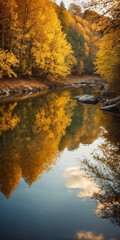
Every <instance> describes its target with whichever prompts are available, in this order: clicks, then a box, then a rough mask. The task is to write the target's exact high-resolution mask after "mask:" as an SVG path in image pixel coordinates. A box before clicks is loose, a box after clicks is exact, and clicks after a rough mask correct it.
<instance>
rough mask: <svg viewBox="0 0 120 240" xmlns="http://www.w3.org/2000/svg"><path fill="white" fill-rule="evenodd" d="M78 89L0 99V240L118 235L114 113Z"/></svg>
mask: <svg viewBox="0 0 120 240" xmlns="http://www.w3.org/2000/svg"><path fill="white" fill-rule="evenodd" d="M83 93H89V94H90V93H91V94H92V89H82V88H76V89H75V88H70V89H64V90H62V89H61V90H57V91H51V92H48V93H46V94H44V95H42V96H39V97H36V98H29V99H26V100H18V101H12V100H11V102H7V103H5V104H0V191H1V193H0V239H1V240H44V239H45V240H69V239H76V240H120V118H119V117H118V116H117V117H116V116H113V115H110V114H107V113H103V112H102V111H100V110H99V107H100V105H99V104H98V105H95V106H85V105H81V104H78V103H77V102H76V100H73V96H76V95H79V94H83Z"/></svg>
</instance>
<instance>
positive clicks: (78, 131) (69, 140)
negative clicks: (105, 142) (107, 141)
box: [60, 105, 98, 150]
mask: <svg viewBox="0 0 120 240" xmlns="http://www.w3.org/2000/svg"><path fill="white" fill-rule="evenodd" d="M95 114H96V106H85V105H79V106H76V107H75V109H74V114H73V117H72V122H71V125H70V126H69V127H68V128H67V130H66V135H65V136H64V137H63V138H62V141H61V143H60V149H64V148H65V147H68V149H69V150H73V149H77V148H78V147H79V144H80V143H83V144H90V143H92V142H93V141H94V140H95V138H96V137H97V134H98V129H97V127H96V122H95V121H94V116H95Z"/></svg>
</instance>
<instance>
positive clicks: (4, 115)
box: [0, 103, 20, 135]
mask: <svg viewBox="0 0 120 240" xmlns="http://www.w3.org/2000/svg"><path fill="white" fill-rule="evenodd" d="M16 105H17V103H14V104H10V105H9V109H8V110H7V111H6V109H5V107H4V106H2V107H1V108H0V116H1V117H0V135H1V134H2V132H3V131H7V130H9V129H11V130H13V129H14V127H15V126H16V125H17V124H18V122H19V121H20V119H19V118H18V116H17V115H16V114H14V116H12V112H13V110H14V108H15V107H16Z"/></svg>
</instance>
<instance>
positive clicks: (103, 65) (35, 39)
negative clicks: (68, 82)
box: [0, 0, 120, 82]
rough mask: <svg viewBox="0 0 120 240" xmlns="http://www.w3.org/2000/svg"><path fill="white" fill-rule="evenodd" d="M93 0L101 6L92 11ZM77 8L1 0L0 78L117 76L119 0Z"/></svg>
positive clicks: (46, 1)
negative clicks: (99, 10) (67, 8)
mask: <svg viewBox="0 0 120 240" xmlns="http://www.w3.org/2000/svg"><path fill="white" fill-rule="evenodd" d="M96 2H97V9H100V7H101V8H102V9H106V12H105V11H104V13H101V15H99V14H98V13H97V12H95V11H94V10H93V9H94V7H95V5H96ZM108 4H109V7H108ZM81 9H83V7H82V8H81V6H80V5H79V6H78V5H76V4H75V3H73V4H70V6H69V10H66V9H65V5H64V3H63V2H61V4H60V6H58V5H57V4H56V3H55V1H54V2H52V1H50V0H42V1H41V0H37V1H36V0H20V1H19V0H0V78H5V77H9V78H12V77H15V78H21V77H24V76H27V77H28V76H34V77H38V78H40V79H42V80H45V79H48V80H52V81H53V80H59V79H60V78H66V76H67V75H69V74H71V73H72V74H78V75H81V74H83V73H87V74H91V73H97V74H100V75H102V76H104V77H105V79H107V80H108V81H111V82H118V81H119V69H120V28H119V26H120V3H119V1H118V0H114V1H111V0H105V1H103V0H100V1H92V4H90V5H89V6H87V8H86V9H85V8H84V9H85V10H84V12H83V10H81Z"/></svg>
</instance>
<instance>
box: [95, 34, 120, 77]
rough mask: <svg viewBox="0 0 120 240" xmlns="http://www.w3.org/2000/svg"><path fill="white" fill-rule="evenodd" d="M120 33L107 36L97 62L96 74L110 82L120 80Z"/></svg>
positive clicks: (100, 47)
mask: <svg viewBox="0 0 120 240" xmlns="http://www.w3.org/2000/svg"><path fill="white" fill-rule="evenodd" d="M119 32H120V31H119ZM119 32H118V31H116V32H113V33H109V34H106V35H105V36H104V37H103V38H102V40H101V42H100V44H99V51H98V53H97V59H96V62H95V65H96V69H97V71H96V73H98V74H101V75H102V76H105V78H106V79H107V80H108V81H112V80H113V79H114V80H117V79H118V80H119V70H120V54H119V53H120V43H119V41H118V36H119ZM119 39H120V38H119ZM116 40H117V42H116Z"/></svg>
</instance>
